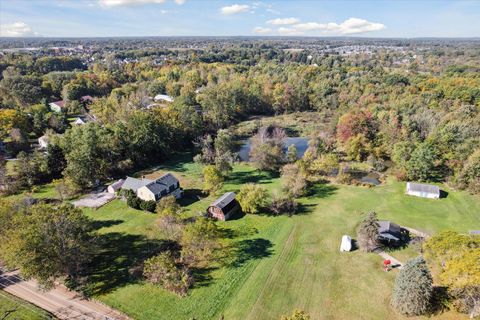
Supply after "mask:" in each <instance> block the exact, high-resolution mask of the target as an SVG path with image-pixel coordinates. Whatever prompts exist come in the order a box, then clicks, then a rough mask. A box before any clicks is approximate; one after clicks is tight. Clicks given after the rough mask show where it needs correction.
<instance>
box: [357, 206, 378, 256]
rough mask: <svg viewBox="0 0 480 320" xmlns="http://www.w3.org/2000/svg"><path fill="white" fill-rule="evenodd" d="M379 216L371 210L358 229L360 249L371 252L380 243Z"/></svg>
mask: <svg viewBox="0 0 480 320" xmlns="http://www.w3.org/2000/svg"><path fill="white" fill-rule="evenodd" d="M378 227H379V225H378V218H377V214H376V213H375V212H370V213H369V214H368V215H367V217H366V218H365V219H364V220H363V221H362V223H361V224H360V226H358V230H357V238H358V245H359V246H360V249H362V250H364V251H367V252H370V251H373V250H374V249H375V248H377V247H378V246H379V245H380V242H379V240H378Z"/></svg>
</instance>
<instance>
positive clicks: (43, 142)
mask: <svg viewBox="0 0 480 320" xmlns="http://www.w3.org/2000/svg"><path fill="white" fill-rule="evenodd" d="M49 143H50V137H49V136H48V135H46V134H45V135H43V136H41V137H40V138H38V145H39V148H40V149H47V147H48V144H49Z"/></svg>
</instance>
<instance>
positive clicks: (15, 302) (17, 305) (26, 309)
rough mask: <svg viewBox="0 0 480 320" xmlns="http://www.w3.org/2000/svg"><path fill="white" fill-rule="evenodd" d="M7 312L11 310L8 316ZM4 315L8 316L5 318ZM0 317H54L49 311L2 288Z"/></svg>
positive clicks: (31, 319) (36, 319)
mask: <svg viewBox="0 0 480 320" xmlns="http://www.w3.org/2000/svg"><path fill="white" fill-rule="evenodd" d="M12 311H13V312H12ZM7 312H10V313H9V315H8V316H6V313H7ZM4 316H6V317H5V318H3V317H4ZM0 319H5V320H8V319H22V320H45V319H54V318H53V317H52V316H51V315H50V314H49V313H48V312H46V311H43V310H42V309H39V308H37V307H36V306H34V305H31V304H29V303H27V302H25V301H23V300H20V299H18V298H17V297H14V296H12V295H10V294H8V293H6V292H5V291H3V290H0Z"/></svg>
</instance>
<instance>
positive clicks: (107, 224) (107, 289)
mask: <svg viewBox="0 0 480 320" xmlns="http://www.w3.org/2000/svg"><path fill="white" fill-rule="evenodd" d="M157 170H158V171H157ZM164 171H171V172H174V174H175V175H177V176H178V177H179V179H180V181H181V183H182V184H183V187H184V188H185V192H186V195H187V196H186V198H185V199H184V200H182V204H183V206H184V209H185V216H195V215H197V214H198V212H200V211H203V210H205V209H206V207H207V206H208V204H209V203H210V202H211V201H212V200H213V199H214V198H215V197H208V198H198V191H199V189H200V188H201V175H200V173H201V168H200V167H199V166H198V165H196V164H193V163H190V162H184V163H177V164H175V165H172V166H162V167H158V168H155V170H150V171H145V172H141V173H139V175H158V174H160V173H161V172H164ZM247 182H255V183H260V184H262V185H264V186H265V187H266V188H268V189H269V191H274V190H278V189H279V188H280V182H279V179H278V178H276V177H271V176H270V175H268V174H266V173H262V172H258V171H255V170H254V169H253V168H251V167H249V166H248V165H238V166H236V167H235V168H234V171H233V172H232V174H231V175H230V178H229V180H228V181H226V183H225V185H224V188H223V190H222V191H237V190H238V189H239V188H240V186H241V185H242V184H244V183H247ZM444 189H445V190H446V191H447V192H449V194H448V196H447V197H446V198H444V199H439V200H430V199H422V198H416V197H410V196H406V195H405V194H404V183H399V182H394V181H388V182H387V183H386V184H385V185H382V186H378V187H375V188H364V187H354V186H343V185H317V186H315V187H314V188H313V190H312V193H311V194H310V195H309V196H308V197H305V198H303V199H301V200H300V201H301V204H302V212H301V214H299V215H297V216H294V217H291V218H289V217H286V216H281V217H273V216H268V215H247V216H244V217H241V218H239V219H237V220H232V221H227V222H218V225H219V226H220V227H221V228H222V229H223V230H224V233H225V239H224V244H225V245H226V246H228V247H229V248H230V249H231V250H233V253H234V254H233V255H232V257H233V258H231V259H229V260H228V261H216V262H214V263H212V265H211V266H210V268H208V269H206V270H203V271H202V273H201V277H200V278H199V281H197V283H196V285H195V287H194V288H193V289H192V290H191V291H190V293H189V295H188V296H187V297H184V298H179V297H177V296H175V295H173V294H171V293H169V292H167V291H165V290H163V289H162V288H159V287H155V286H153V285H149V284H145V283H143V282H141V281H138V280H131V278H130V277H129V276H128V274H129V268H131V266H132V265H134V264H135V262H138V259H139V256H140V255H139V252H142V253H143V254H147V255H148V251H149V248H151V247H152V246H153V245H154V243H155V241H161V238H162V235H161V234H159V231H158V229H157V228H156V227H155V220H156V216H155V215H154V214H150V213H144V212H140V211H137V210H133V209H130V208H128V207H127V206H126V204H125V203H124V202H122V201H120V200H115V201H113V202H111V203H109V204H107V205H106V206H104V207H102V208H100V209H98V210H95V211H94V210H86V212H87V214H88V215H89V216H90V217H91V218H93V219H94V220H96V221H98V227H99V231H100V233H102V234H103V235H104V236H105V237H107V239H108V240H111V241H112V242H111V243H110V248H109V249H108V250H106V251H105V261H102V262H99V263H98V264H99V265H104V268H103V269H102V268H99V270H98V277H97V278H96V280H97V281H98V284H97V286H96V287H95V291H94V294H95V296H96V298H98V299H100V300H102V301H103V302H105V303H107V304H109V305H111V306H113V307H115V308H117V309H119V310H121V311H123V312H125V313H127V314H129V315H130V316H131V317H132V318H134V319H140V320H141V319H193V318H195V319H219V318H220V317H221V316H224V319H267V320H268V319H279V318H280V316H281V315H284V314H290V313H292V311H293V310H294V309H296V308H299V309H303V310H305V311H307V312H308V313H309V314H310V315H311V317H312V319H402V317H401V316H398V315H397V314H395V313H394V312H393V311H392V309H391V308H390V306H389V300H390V295H391V290H392V286H393V282H394V279H395V276H396V274H397V271H393V272H390V273H385V272H384V271H383V270H382V267H381V266H382V258H381V257H379V256H378V255H376V254H365V253H362V252H360V251H354V252H350V253H340V252H339V245H340V239H341V237H342V235H344V234H349V235H351V236H352V237H355V229H356V226H357V225H358V223H359V222H360V221H361V220H362V218H363V217H364V214H365V213H366V212H368V211H371V210H374V211H376V212H377V213H378V215H379V218H380V219H390V220H392V221H394V222H397V223H399V224H402V225H405V226H408V227H412V228H415V229H419V230H422V231H425V232H428V233H434V232H437V231H440V230H447V229H450V230H457V231H460V232H467V231H468V230H470V229H480V198H479V197H475V196H471V195H468V194H467V193H464V192H455V191H451V190H448V189H446V188H444ZM398 254H399V258H406V257H410V256H413V255H415V252H414V250H411V248H408V249H406V250H403V251H401V252H398ZM392 255H394V256H395V252H392ZM436 318H438V319H462V318H466V317H463V316H462V315H459V314H456V313H454V312H448V313H444V314H441V315H439V316H436Z"/></svg>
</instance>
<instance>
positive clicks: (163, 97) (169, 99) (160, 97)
mask: <svg viewBox="0 0 480 320" xmlns="http://www.w3.org/2000/svg"><path fill="white" fill-rule="evenodd" d="M153 99H154V100H155V101H160V100H163V101H167V102H173V100H174V99H173V98H172V97H171V96H169V95H167V94H157V95H156V96H155V98H153Z"/></svg>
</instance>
